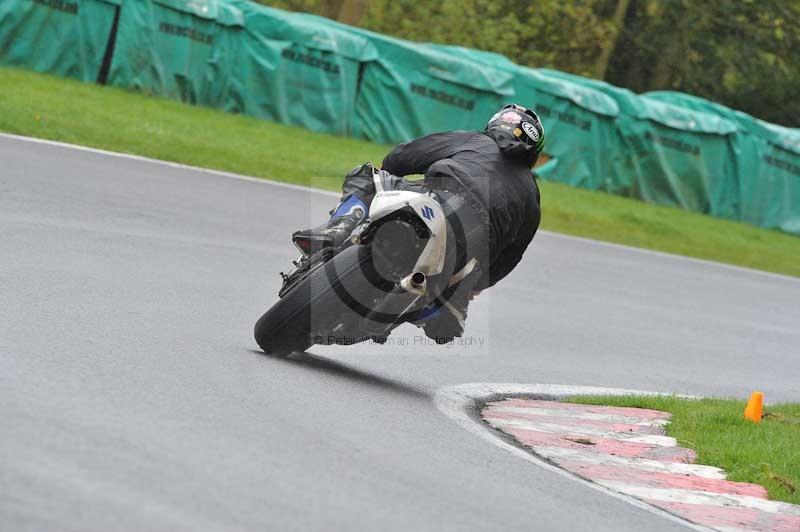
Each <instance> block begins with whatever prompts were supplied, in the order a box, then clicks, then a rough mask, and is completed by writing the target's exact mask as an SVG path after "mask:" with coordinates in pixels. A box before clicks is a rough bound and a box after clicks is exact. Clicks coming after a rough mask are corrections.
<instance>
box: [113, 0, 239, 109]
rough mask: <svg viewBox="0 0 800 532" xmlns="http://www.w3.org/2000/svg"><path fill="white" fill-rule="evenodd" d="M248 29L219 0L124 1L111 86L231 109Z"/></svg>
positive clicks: (231, 8)
mask: <svg viewBox="0 0 800 532" xmlns="http://www.w3.org/2000/svg"><path fill="white" fill-rule="evenodd" d="M242 29H243V19H242V15H241V12H240V11H239V10H238V9H236V8H235V7H233V6H232V5H230V4H228V3H226V2H221V1H218V0H137V1H134V2H131V1H127V2H124V4H123V5H122V11H121V13H120V21H119V29H118V31H117V40H116V45H115V49H114V58H113V61H112V63H111V71H110V74H109V84H112V85H117V86H121V87H130V88H133V89H136V90H140V91H143V92H147V93H151V94H155V95H158V96H165V97H169V98H174V99H179V100H182V101H184V102H189V103H196V104H203V105H209V106H215V107H222V108H225V107H227V104H226V97H227V94H228V92H229V89H228V85H229V83H230V82H231V78H232V76H231V71H232V69H233V66H234V65H235V64H236V60H237V57H238V56H239V46H240V41H241V33H242Z"/></svg>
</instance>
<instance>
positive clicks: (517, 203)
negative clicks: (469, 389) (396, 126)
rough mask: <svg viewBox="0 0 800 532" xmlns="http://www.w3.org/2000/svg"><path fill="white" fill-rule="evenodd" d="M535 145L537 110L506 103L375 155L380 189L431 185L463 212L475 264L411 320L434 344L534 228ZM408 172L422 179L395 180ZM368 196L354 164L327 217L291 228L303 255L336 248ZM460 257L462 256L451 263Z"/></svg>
mask: <svg viewBox="0 0 800 532" xmlns="http://www.w3.org/2000/svg"><path fill="white" fill-rule="evenodd" d="M543 147H544V128H543V127H542V123H541V121H540V120H539V117H538V116H537V114H536V113H535V112H534V111H533V110H532V109H528V108H525V107H523V106H521V105H516V104H510V105H506V106H504V107H503V108H502V109H500V110H499V111H498V112H497V113H495V114H494V115H493V116H492V117H491V118H490V119H489V121H488V123H487V124H486V127H485V129H484V131H482V132H479V131H450V132H444V133H434V134H431V135H426V136H424V137H421V138H418V139H415V140H412V141H410V142H407V143H405V144H401V145H399V146H397V147H396V148H394V149H393V150H392V151H391V152H390V153H389V154H388V155H387V156H386V158H385V159H384V160H383V165H382V170H384V171H385V172H388V173H389V174H391V175H390V176H387V177H388V181H389V182H390V185H389V187H388V188H393V189H396V190H415V191H419V192H423V191H433V192H434V194H435V195H436V196H437V198H438V199H439V201H440V203H442V204H443V209H444V210H445V213H446V214H448V213H453V212H455V211H458V212H461V213H464V214H466V215H461V214H459V215H458V218H459V219H460V220H461V222H463V224H464V225H466V226H468V227H465V228H464V231H465V233H466V234H467V235H469V239H470V240H471V241H472V243H471V245H470V249H471V254H472V255H473V257H474V258H475V259H477V267H476V268H475V271H473V272H472V273H471V274H470V272H466V273H467V275H465V276H464V278H463V279H461V280H460V282H458V283H457V286H455V288H454V290H453V291H452V293H449V294H447V298H446V301H443V302H440V303H441V305H439V306H437V307H436V308H434V309H431V310H430V312H428V313H426V315H421V316H418V317H417V321H415V322H414V323H415V324H417V325H418V326H421V327H423V329H424V330H425V334H426V335H427V336H428V337H430V338H433V339H434V340H436V341H437V342H438V343H445V342H448V341H451V340H452V338H453V337H454V336H461V334H462V333H463V327H464V320H465V319H466V310H467V306H468V304H469V300H470V299H471V298H472V296H473V295H474V294H476V293H479V292H480V291H482V290H484V289H486V288H489V287H491V286H493V285H494V284H495V283H497V282H498V281H499V280H500V279H502V278H503V277H505V276H506V275H508V274H509V273H510V272H511V270H513V269H514V267H515V266H516V265H517V263H518V262H519V261H520V259H521V258H522V254H523V253H524V251H525V249H526V248H527V247H528V244H530V242H531V240H532V239H533V237H534V235H535V234H536V230H537V229H538V227H539V221H540V219H541V211H540V206H539V203H540V195H539V188H538V186H537V184H536V180H535V178H534V175H533V173H532V171H531V169H532V167H533V166H534V165H535V164H536V161H537V160H538V158H539V155H540V154H541V153H542V149H543ZM413 174H423V175H424V176H425V178H424V181H423V182H422V183H419V182H410V181H407V180H405V179H403V177H405V176H408V175H413ZM374 194H375V185H374V182H373V168H372V165H371V164H370V163H366V164H364V165H362V166H360V167H357V168H355V169H354V170H352V171H351V172H350V173H348V174H347V176H346V177H345V180H344V184H343V185H342V199H341V201H340V203H339V205H337V207H336V208H335V209H334V210H333V211H331V218H330V220H329V221H328V222H327V223H326V224H323V225H321V226H319V227H315V228H312V229H306V230H303V231H297V232H295V233H294V234H293V235H292V240H293V242H294V243H295V245H297V247H298V248H300V249H301V250H302V251H303V252H304V253H307V254H312V253H314V252H317V251H319V250H320V249H322V248H324V247H327V246H332V247H333V248H336V247H338V246H339V245H340V244H341V243H342V242H344V240H345V239H346V238H347V237H348V236H349V235H350V234H351V233H352V231H353V229H354V228H355V227H356V226H357V225H358V224H359V223H360V222H361V221H362V219H363V218H364V217H365V216H366V215H367V214H368V212H369V207H368V206H369V204H370V202H371V201H372V198H373V196H374ZM450 220H451V216H449V215H448V221H450ZM476 241H477V243H476ZM468 259H469V258H468V257H466V258H462V260H461V263H460V264H459V266H460V267H461V266H464V265H466V261H467V260H468Z"/></svg>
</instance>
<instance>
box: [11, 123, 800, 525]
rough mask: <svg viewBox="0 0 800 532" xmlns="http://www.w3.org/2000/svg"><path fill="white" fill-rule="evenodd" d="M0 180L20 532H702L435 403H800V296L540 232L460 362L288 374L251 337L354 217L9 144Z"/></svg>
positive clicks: (436, 356)
mask: <svg viewBox="0 0 800 532" xmlns="http://www.w3.org/2000/svg"><path fill="white" fill-rule="evenodd" d="M287 156H288V155H287ZM0 160H2V161H3V165H2V168H0V303H2V304H0V323H2V326H1V328H0V416H1V417H2V419H3V424H4V430H3V431H2V437H0V530H14V531H26V530H31V531H33V530H82V531H89V530H98V531H101V530H102V531H107V530H165V531H166V530H170V531H175V530H220V531H235V530H255V529H258V530H281V531H284V530H309V529H313V530H364V529H367V530H372V529H381V530H506V529H512V528H517V529H537V530H548V531H560V530H564V531H573V530H587V529H591V530H597V531H625V530H630V531H641V530H648V531H651V530H652V531H667V530H686V526H685V525H684V524H682V523H681V522H680V521H678V520H676V519H672V518H670V517H669V516H667V515H660V514H657V513H653V512H651V511H649V510H648V509H647V508H645V507H643V506H638V505H635V504H630V503H629V501H626V500H624V499H623V498H619V497H614V496H611V495H609V494H608V493H605V492H603V491H602V490H597V489H593V488H592V487H591V486H588V485H586V484H585V483H582V482H576V481H574V480H573V479H571V478H569V477H568V475H564V474H559V473H558V472H556V471H553V470H552V469H549V468H543V467H536V466H534V465H533V464H531V463H530V462H528V461H525V460H521V458H520V456H518V455H516V454H515V453H512V452H508V451H507V450H506V449H503V448H501V447H500V446H497V445H491V444H490V443H489V442H487V440H486V439H485V438H480V437H476V434H474V433H472V432H470V431H468V430H465V428H464V427H463V426H462V425H461V424H459V423H457V422H454V421H453V419H451V418H450V417H448V416H447V415H445V414H444V413H443V412H442V411H441V410H440V409H439V408H437V404H436V403H437V401H436V397H437V394H438V393H439V390H441V389H445V388H448V387H452V386H456V385H460V384H463V383H474V382H506V383H534V382H540V383H561V384H569V385H589V386H608V387H617V388H635V389H642V390H653V391H659V392H674V393H684V394H693V395H707V396H737V397H742V398H744V397H746V396H747V394H748V393H749V392H751V391H752V390H754V389H759V390H761V391H763V392H764V394H765V397H766V398H767V400H768V401H771V402H779V401H797V400H798V399H800V378H799V377H800V357H798V356H797V355H798V350H799V349H800V327H798V323H800V305H799V304H798V301H800V280H798V279H794V278H789V277H783V276H778V275H772V274H765V273H761V272H755V271H750V270H745V269H741V268H735V267H729V266H724V265H718V264H713V263H708V262H703V261H698V260H692V259H685V258H681V257H675V256H669V255H664V254H659V253H653V252H647V251H642V250H636V249H631V248H626V247H623V246H617V245H610V244H604V243H599V242H593V241H589V240H585V239H579V238H574V237H565V236H561V235H556V234H552V233H546V232H542V233H540V234H539V235H537V237H536V239H535V240H534V243H533V245H532V247H531V248H529V250H528V252H527V253H526V255H525V257H524V259H523V261H522V263H521V264H520V265H519V267H518V268H517V269H516V270H515V271H514V272H513V273H512V274H511V275H510V276H509V277H508V278H506V279H504V280H503V281H502V282H501V283H500V284H499V285H498V286H496V287H494V288H493V289H491V290H489V291H487V292H485V293H484V294H482V295H481V296H480V297H479V298H478V299H477V300H476V301H474V302H473V304H472V306H471V307H470V317H469V320H468V322H467V331H466V337H465V339H464V341H463V342H460V343H457V344H454V345H452V346H445V347H437V346H432V345H430V344H429V343H428V342H427V341H426V339H425V337H424V336H422V335H420V334H419V332H418V331H417V330H416V329H414V328H413V327H411V326H403V327H401V328H400V329H399V330H397V331H396V332H395V333H394V334H393V335H392V336H391V337H390V339H389V340H390V341H389V342H387V344H386V345H384V346H378V345H374V344H362V345H357V346H347V347H345V346H339V347H314V348H312V349H311V350H310V351H309V352H308V353H305V354H296V355H293V356H292V357H290V358H288V359H276V358H272V357H269V356H265V355H264V354H263V353H260V352H259V351H258V349H257V346H256V345H255V342H254V340H253V338H252V327H253V323H254V322H255V320H256V319H257V318H258V317H259V316H260V315H261V314H262V313H263V312H264V311H265V310H266V309H267V308H268V307H269V306H270V305H272V304H273V303H274V301H275V298H276V293H277V289H278V287H279V285H280V278H279V276H278V272H279V271H281V270H286V269H287V268H288V266H289V264H290V261H291V260H292V259H293V258H295V255H296V251H295V249H294V248H293V246H292V245H291V242H290V239H289V235H290V234H291V232H292V231H294V230H296V229H298V228H302V227H307V226H310V225H311V224H316V223H319V222H321V221H322V220H324V218H325V216H326V213H327V211H328V210H329V209H330V208H331V207H332V206H333V204H334V203H335V201H336V198H335V197H334V196H332V195H331V194H329V193H324V192H317V191H312V190H308V189H303V188H299V187H292V186H287V185H280V184H276V183H271V182H268V181H262V180H254V179H246V178H238V177H236V176H231V175H226V174H221V173H216V172H209V171H204V170H199V169H192V168H187V167H181V166H178V165H171V164H164V163H159V162H155V161H148V160H144V159H139V158H132V157H126V156H116V155H111V154H106V153H101V152H96V151H91V150H85V149H78V148H75V147H69V146H63V145H57V144H54V143H46V142H40V141H32V140H25V139H20V138H15V137H10V136H0ZM358 162H359V161H354V162H353V164H356V163H358ZM543 216H547V198H546V197H544V198H543Z"/></svg>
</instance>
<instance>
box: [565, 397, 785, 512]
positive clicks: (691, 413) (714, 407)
mask: <svg viewBox="0 0 800 532" xmlns="http://www.w3.org/2000/svg"><path fill="white" fill-rule="evenodd" d="M568 401H569V402H570V403H583V404H592V405H606V406H629V407H638V408H652V409H655V410H662V411H665V412H670V413H671V414H672V419H671V422H670V424H669V425H667V434H668V435H669V436H672V437H674V438H676V439H677V440H678V444H679V445H681V446H683V447H688V448H691V449H694V450H695V451H696V452H697V463H699V464H704V465H710V466H716V467H720V468H722V469H724V470H725V471H726V472H727V473H728V479H729V480H733V481H737V482H753V483H755V484H760V485H762V486H764V487H765V488H767V491H768V492H769V497H770V498H771V499H775V500H780V501H786V502H791V503H794V504H800V404H780V405H770V406H767V407H765V411H764V418H763V420H762V421H761V423H759V424H755V423H752V422H750V421H746V420H745V419H744V418H743V417H742V414H743V412H744V407H745V402H744V401H737V400H733V399H697V400H693V399H681V398H677V397H635V396H608V397H606V396H585V397H570V398H569V399H568Z"/></svg>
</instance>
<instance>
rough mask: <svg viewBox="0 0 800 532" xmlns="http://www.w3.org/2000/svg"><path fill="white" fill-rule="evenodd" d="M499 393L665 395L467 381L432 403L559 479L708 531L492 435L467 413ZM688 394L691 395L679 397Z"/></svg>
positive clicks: (438, 392)
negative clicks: (578, 483)
mask: <svg viewBox="0 0 800 532" xmlns="http://www.w3.org/2000/svg"><path fill="white" fill-rule="evenodd" d="M500 395H542V396H547V397H553V398H562V397H567V396H570V395H652V396H656V395H665V394H659V393H655V392H646V391H640V390H627V389H621V388H602V387H596V386H565V385H557V384H513V383H467V384H460V385H456V386H446V387H444V388H439V389H438V390H436V392H435V394H434V398H433V401H434V404H435V405H436V408H438V409H439V411H440V412H442V413H443V414H444V415H446V416H447V417H449V418H450V419H451V420H453V421H455V422H456V423H457V424H458V425H460V426H461V427H462V428H464V429H466V430H468V431H470V432H472V433H473V434H475V435H477V436H479V437H480V438H483V439H484V440H486V441H488V442H489V443H491V444H493V445H495V446H497V447H500V448H501V449H504V450H506V451H508V452H510V453H511V454H513V455H515V456H517V457H519V458H522V459H523V460H526V461H528V462H530V463H532V464H535V465H537V466H539V467H541V468H543V469H546V470H547V471H550V472H551V473H555V474H557V475H559V476H561V477H563V478H567V479H570V480H573V481H578V482H581V483H582V484H583V485H584V486H587V487H589V488H591V489H594V490H596V491H599V492H601V493H603V494H605V495H608V496H610V497H614V498H615V499H618V500H621V501H624V502H627V503H628V504H631V505H633V506H635V507H637V508H640V509H642V510H645V511H647V512H650V513H652V514H655V515H658V516H660V517H663V518H666V519H669V520H670V521H673V522H675V523H679V524H682V525H684V526H686V527H688V528H691V529H693V530H698V531H702V532H709V531H711V530H713V529H711V528H708V527H704V526H702V525H698V524H696V523H693V522H691V521H688V520H686V519H683V518H682V517H679V516H677V515H675V514H672V513H669V512H667V511H666V510H662V509H660V508H657V507H655V506H652V505H650V504H648V503H646V502H644V501H641V500H639V499H637V498H636V497H632V496H630V495H626V494H624V493H620V492H618V491H614V490H612V489H609V488H606V487H605V486H601V485H600V484H596V483H594V482H590V481H588V480H586V479H583V478H581V477H579V476H577V475H575V474H574V473H570V472H568V471H566V470H565V469H562V468H560V467H558V466H556V465H553V464H551V463H550V462H547V461H545V460H544V459H542V458H540V457H538V456H536V455H535V454H532V453H530V452H527V451H525V450H524V449H521V448H520V447H517V446H515V445H512V444H510V443H509V442H507V441H505V440H503V439H501V438H499V437H498V436H496V435H495V434H493V433H492V432H491V431H490V430H489V428H488V427H487V426H484V425H483V424H481V423H479V422H478V421H476V420H475V419H474V418H473V416H472V415H471V412H472V411H473V410H474V408H475V403H476V402H477V401H485V400H488V399H491V398H493V397H496V396H500ZM681 397H692V396H681Z"/></svg>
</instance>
